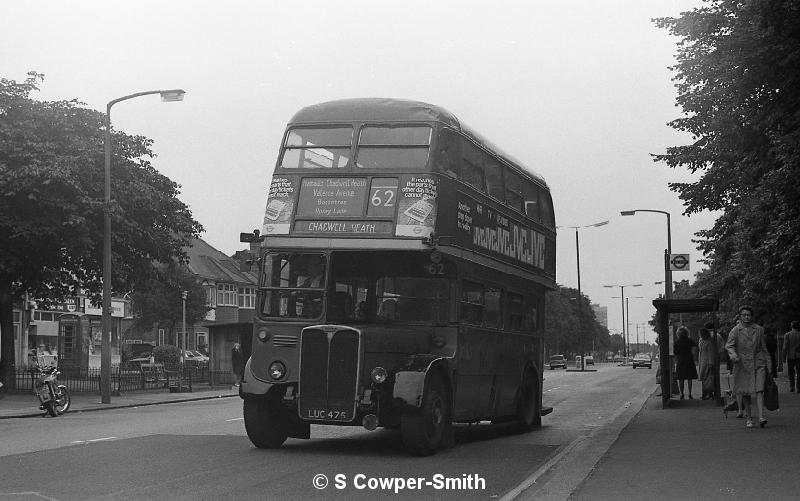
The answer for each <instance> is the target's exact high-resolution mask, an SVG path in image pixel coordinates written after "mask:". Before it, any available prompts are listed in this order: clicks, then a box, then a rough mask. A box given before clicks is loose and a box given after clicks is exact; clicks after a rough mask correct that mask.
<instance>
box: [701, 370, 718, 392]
mask: <svg viewBox="0 0 800 501" xmlns="http://www.w3.org/2000/svg"><path fill="white" fill-rule="evenodd" d="M714 390H715V388H714V374H712V373H711V372H710V371H709V373H708V374H706V377H704V378H703V395H711V394H712V393H714Z"/></svg>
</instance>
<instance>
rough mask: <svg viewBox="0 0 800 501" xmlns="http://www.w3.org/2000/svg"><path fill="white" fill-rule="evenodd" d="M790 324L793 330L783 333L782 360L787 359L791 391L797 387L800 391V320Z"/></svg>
mask: <svg viewBox="0 0 800 501" xmlns="http://www.w3.org/2000/svg"><path fill="white" fill-rule="evenodd" d="M790 325H791V327H792V330H790V331H789V332H787V333H786V334H784V335H783V353H781V360H786V365H787V366H788V368H789V391H795V388H797V391H798V392H800V321H797V320H793V321H792V323H791V324H790ZM795 383H797V384H795Z"/></svg>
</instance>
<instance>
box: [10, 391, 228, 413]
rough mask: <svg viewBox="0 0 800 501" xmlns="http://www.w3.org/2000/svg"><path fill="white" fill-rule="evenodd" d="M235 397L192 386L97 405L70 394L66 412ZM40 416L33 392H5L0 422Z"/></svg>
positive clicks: (95, 397) (95, 399) (89, 396)
mask: <svg viewBox="0 0 800 501" xmlns="http://www.w3.org/2000/svg"><path fill="white" fill-rule="evenodd" d="M238 396H239V388H238V387H234V386H217V387H209V386H203V385H195V386H194V387H193V388H192V391H191V392H182V393H170V392H169V391H134V392H126V393H123V394H121V395H119V396H115V395H112V396H111V403H110V404H104V403H102V402H100V395H99V394H98V393H71V394H70V397H71V399H72V403H71V404H70V407H69V410H68V412H70V413H72V412H91V411H103V410H109V409H123V408H126V407H142V406H145V405H160V404H171V403H177V402H190V401H193V400H208V399H212V398H228V397H238ZM42 413H43V411H41V410H39V400H38V399H37V398H36V395H34V394H33V393H32V392H4V394H3V395H2V397H0V419H8V418H26V417H40V416H41V415H42Z"/></svg>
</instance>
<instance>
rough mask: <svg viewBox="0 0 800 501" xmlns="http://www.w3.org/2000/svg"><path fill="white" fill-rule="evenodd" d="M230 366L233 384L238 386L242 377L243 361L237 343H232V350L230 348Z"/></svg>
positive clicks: (239, 346) (240, 349)
mask: <svg viewBox="0 0 800 501" xmlns="http://www.w3.org/2000/svg"><path fill="white" fill-rule="evenodd" d="M231 366H232V369H233V377H234V380H235V384H236V386H239V384H241V382H242V378H243V377H244V359H243V356H242V347H241V345H239V343H233V348H231Z"/></svg>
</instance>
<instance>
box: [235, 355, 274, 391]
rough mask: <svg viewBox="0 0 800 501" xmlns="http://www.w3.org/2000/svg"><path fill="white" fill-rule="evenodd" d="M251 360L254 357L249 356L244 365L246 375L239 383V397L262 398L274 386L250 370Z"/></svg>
mask: <svg viewBox="0 0 800 501" xmlns="http://www.w3.org/2000/svg"><path fill="white" fill-rule="evenodd" d="M251 360H252V358H248V359H247V363H246V364H245V365H244V377H242V382H241V384H240V385H239V397H241V398H242V399H247V398H262V397H264V396H266V394H267V392H268V391H269V389H270V388H272V387H273V386H274V385H273V384H272V383H265V382H264V381H260V380H258V379H256V377H255V376H254V375H253V373H252V372H250V362H251Z"/></svg>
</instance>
